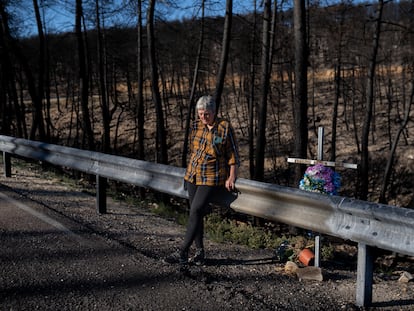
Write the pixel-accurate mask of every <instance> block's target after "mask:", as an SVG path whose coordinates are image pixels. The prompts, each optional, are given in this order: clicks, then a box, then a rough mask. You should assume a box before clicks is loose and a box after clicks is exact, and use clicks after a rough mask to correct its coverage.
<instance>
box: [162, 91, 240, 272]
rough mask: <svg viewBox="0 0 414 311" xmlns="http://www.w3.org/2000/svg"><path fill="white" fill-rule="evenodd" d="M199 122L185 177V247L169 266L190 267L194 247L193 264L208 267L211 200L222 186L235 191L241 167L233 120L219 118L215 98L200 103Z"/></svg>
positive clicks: (172, 256)
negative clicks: (207, 216) (206, 239)
mask: <svg viewBox="0 0 414 311" xmlns="http://www.w3.org/2000/svg"><path fill="white" fill-rule="evenodd" d="M196 111H197V115H198V120H196V121H194V123H193V127H192V130H191V136H190V137H191V138H190V160H189V163H188V166H187V170H186V173H185V176H184V180H185V183H186V186H187V190H188V194H189V201H190V215H189V219H188V224H187V231H186V234H185V237H184V242H183V244H182V246H181V248H180V249H179V250H178V251H177V252H175V253H173V254H172V255H171V256H169V257H167V258H166V259H165V261H166V262H168V263H179V264H181V265H186V264H188V254H189V250H190V247H191V245H192V244H193V242H194V244H195V247H196V250H195V254H194V256H193V257H192V258H191V259H190V261H191V262H192V263H194V264H196V265H202V264H204V256H205V255H204V244H203V235H204V220H203V218H204V215H205V214H206V212H207V209H208V204H209V202H210V201H209V200H210V199H211V198H212V197H214V194H215V193H216V192H217V191H218V190H219V188H220V187H225V188H226V189H227V190H228V191H232V190H233V189H234V183H235V181H236V177H237V167H238V166H239V165H240V160H239V154H238V149H237V143H236V138H235V136H234V130H233V128H232V126H231V124H230V122H229V121H227V120H224V119H220V118H217V115H216V103H215V101H214V100H213V98H212V97H211V96H203V97H201V98H200V99H199V100H198V101H197V105H196Z"/></svg>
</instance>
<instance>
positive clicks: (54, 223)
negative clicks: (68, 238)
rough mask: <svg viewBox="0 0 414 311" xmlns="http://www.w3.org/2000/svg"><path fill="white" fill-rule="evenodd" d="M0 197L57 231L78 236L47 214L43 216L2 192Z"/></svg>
mask: <svg viewBox="0 0 414 311" xmlns="http://www.w3.org/2000/svg"><path fill="white" fill-rule="evenodd" d="M0 197H1V198H3V199H4V200H6V201H7V202H9V203H11V204H13V205H15V206H17V207H18V208H20V209H21V210H23V211H25V212H27V213H29V214H31V215H33V216H35V217H37V218H39V219H40V220H41V221H43V222H45V223H47V224H49V225H51V226H53V227H55V228H56V229H59V230H61V231H63V232H65V233H68V234H73V235H77V234H75V233H74V232H72V231H71V230H70V229H68V228H66V227H65V226H64V225H62V224H61V223H60V222H58V221H56V220H54V219H52V218H50V217H49V216H46V215H45V214H42V213H40V212H38V211H35V210H34V209H32V208H31V207H29V206H27V205H26V204H23V203H21V202H19V201H17V200H15V199H13V198H11V197H9V196H7V195H6V194H4V193H2V192H0Z"/></svg>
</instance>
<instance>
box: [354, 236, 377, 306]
mask: <svg viewBox="0 0 414 311" xmlns="http://www.w3.org/2000/svg"><path fill="white" fill-rule="evenodd" d="M372 253H373V248H372V247H371V246H368V245H366V244H363V243H358V267H357V289H356V304H357V305H358V306H360V307H367V306H369V305H371V303H372V283H373V271H374V259H373V254H372Z"/></svg>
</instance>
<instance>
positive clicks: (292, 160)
mask: <svg viewBox="0 0 414 311" xmlns="http://www.w3.org/2000/svg"><path fill="white" fill-rule="evenodd" d="M323 136H324V129H323V127H322V126H320V127H319V128H318V155H317V160H309V159H299V158H288V159H287V162H288V163H295V164H307V165H315V164H322V165H325V166H331V167H344V168H350V169H357V168H358V164H352V163H343V162H333V161H324V160H323ZM320 240H321V237H320V235H319V234H318V235H316V236H315V267H319V265H320Z"/></svg>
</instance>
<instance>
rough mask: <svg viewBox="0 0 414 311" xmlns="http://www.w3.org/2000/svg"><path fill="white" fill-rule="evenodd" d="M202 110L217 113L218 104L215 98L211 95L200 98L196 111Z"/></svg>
mask: <svg viewBox="0 0 414 311" xmlns="http://www.w3.org/2000/svg"><path fill="white" fill-rule="evenodd" d="M200 109H202V110H208V111H212V112H216V102H215V100H214V99H213V97H212V96H210V95H205V96H202V97H200V98H199V99H198V101H197V104H196V110H200Z"/></svg>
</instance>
